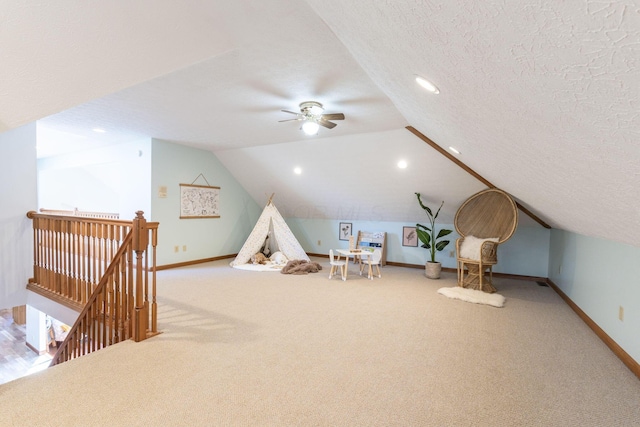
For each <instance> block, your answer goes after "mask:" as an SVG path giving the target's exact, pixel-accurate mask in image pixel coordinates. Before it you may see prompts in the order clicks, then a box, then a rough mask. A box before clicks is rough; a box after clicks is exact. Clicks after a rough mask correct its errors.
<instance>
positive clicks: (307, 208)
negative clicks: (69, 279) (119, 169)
mask: <svg viewBox="0 0 640 427" xmlns="http://www.w3.org/2000/svg"><path fill="white" fill-rule="evenodd" d="M17 3H18V2H16V3H15V4H14V3H12V2H3V3H2V14H3V26H2V28H1V29H0V43H1V44H0V55H2V64H3V66H2V67H1V68H0V96H1V97H2V99H3V103H2V104H1V105H0V129H2V128H13V127H16V126H19V125H22V124H24V123H27V122H29V121H33V120H37V119H41V118H43V117H45V116H47V115H49V114H52V113H56V112H60V113H58V114H55V115H52V116H49V117H47V118H46V119H44V120H42V123H43V125H44V126H46V127H47V128H50V129H55V130H57V131H60V130H62V131H65V132H72V133H74V134H75V135H81V134H83V133H84V132H87V131H88V129H90V128H93V127H96V126H99V127H104V128H106V129H108V130H109V132H110V135H113V136H114V137H117V138H120V140H121V139H122V138H125V137H131V136H148V137H154V138H161V139H166V140H170V141H176V142H179V143H184V144H187V145H191V146H197V147H201V148H205V149H209V150H212V151H214V152H215V153H216V154H217V155H218V156H219V157H220V159H221V161H222V162H223V163H224V164H225V166H227V167H228V168H229V170H230V171H231V172H232V173H233V174H234V175H235V176H236V177H237V178H238V179H239V180H240V182H241V183H242V184H243V185H244V186H245V188H247V190H248V191H249V192H250V194H252V196H253V197H254V198H255V199H256V201H258V203H264V201H265V197H266V196H265V194H270V193H271V192H274V191H275V192H276V193H277V194H278V195H277V202H278V207H279V209H280V210H282V211H285V212H287V213H288V214H289V215H292V216H299V217H326V218H336V219H363V220H367V219H372V220H373V219H379V220H389V221H411V220H412V218H413V216H412V215H419V213H420V212H419V211H418V212H416V206H415V199H414V197H413V192H414V191H420V192H422V193H424V194H426V195H428V199H429V200H430V201H431V202H432V203H436V202H438V201H440V200H445V202H446V203H445V207H446V209H447V212H445V215H446V216H445V218H448V219H450V218H451V215H452V214H453V212H455V208H456V207H457V206H458V205H459V204H460V203H461V202H462V201H463V200H464V199H465V198H466V197H468V196H469V195H471V194H473V193H474V192H475V191H477V190H478V189H480V188H482V186H481V185H479V184H478V183H477V182H475V181H474V180H473V179H471V178H469V177H468V175H466V174H465V173H464V172H462V171H461V170H460V169H458V168H457V167H456V166H454V165H453V164H451V163H450V162H448V161H446V160H444V158H442V156H441V155H440V154H438V153H437V152H436V151H435V150H433V149H432V148H430V147H429V146H427V145H426V144H424V143H423V142H421V141H420V140H419V139H417V138H416V137H415V136H413V135H411V134H410V133H409V132H408V131H406V130H404V129H403V128H404V126H406V125H411V126H414V127H415V128H416V129H418V130H419V131H421V132H422V133H424V134H425V135H427V136H428V137H429V138H431V139H432V140H433V141H435V142H436V143H438V144H439V145H440V146H442V147H444V148H447V147H448V146H455V147H457V148H458V149H459V150H460V151H461V154H460V156H459V158H460V160H461V161H463V162H464V163H466V164H467V165H468V166H469V167H471V168H472V169H474V170H475V171H477V172H478V173H480V174H481V175H483V176H484V177H485V178H487V179H488V180H489V181H491V182H493V183H494V184H495V185H497V186H498V187H501V188H503V189H505V190H507V191H508V192H510V193H511V194H513V195H514V196H515V197H516V198H517V199H518V200H519V201H520V202H521V203H522V204H523V205H524V206H526V207H528V208H529V209H530V210H532V211H533V212H534V213H536V214H538V215H539V216H540V217H542V218H543V219H544V220H545V221H547V222H548V223H550V224H551V225H553V226H554V227H558V228H563V229H566V230H570V231H574V232H578V233H581V234H585V235H594V236H600V237H605V238H609V239H612V240H617V241H621V242H626V243H629V244H632V245H636V246H639V245H640V197H638V196H637V195H636V191H635V189H636V188H638V187H639V184H640V168H639V167H638V165H640V90H639V89H640V87H639V85H640V71H639V67H640V4H638V2H637V1H635V2H634V1H631V0H628V1H585V0H568V1H563V2H558V1H551V0H547V1H542V0H541V1H537V2H506V1H490V2H478V1H477V0H466V1H463V0H457V1H455V0H452V1H417V0H416V1H408V0H404V1H402V0H396V1H384V2H382V1H380V2H370V1H364V0H340V1H338V0H321V1H320V0H308V1H306V2H302V1H295V0H274V1H268V2H251V1H249V0H242V1H235V2H222V1H185V2H180V3H175V5H173V3H171V4H169V5H167V4H166V2H165V3H163V4H162V6H158V5H157V4H156V3H155V2H151V1H150V0H148V1H141V2H135V3H134V4H130V2H102V3H100V4H92V5H91V7H89V6H87V5H86V4H85V2H80V1H65V2H56V3H55V6H54V5H53V4H51V5H49V3H47V4H46V5H45V4H43V3H41V2H35V1H34V2H19V3H20V4H17ZM227 3H230V4H227ZM4 18H6V19H4ZM5 21H6V23H7V25H5ZM416 74H418V75H422V76H424V77H427V78H429V79H430V80H432V81H433V82H434V83H435V84H436V85H437V86H438V87H439V88H440V94H439V95H430V94H428V93H426V92H424V91H423V90H421V89H420V88H419V87H418V86H417V85H416V84H415V82H414V80H413V79H414V77H415V75H416ZM310 99H313V100H317V101H320V102H322V103H324V104H325V105H326V107H327V111H328V112H344V113H345V115H346V120H344V121H343V122H338V126H337V127H336V128H335V129H333V130H330V131H329V130H326V129H321V130H320V135H318V136H317V137H313V138H308V137H303V134H302V133H301V132H300V131H299V130H298V126H297V124H296V123H295V122H289V123H278V122H277V121H278V120H282V119H284V118H289V117H288V116H287V115H286V114H285V113H281V112H280V111H279V110H280V109H295V108H296V107H297V105H298V103H300V102H302V101H306V100H310ZM403 153H407V154H403ZM400 156H407V157H408V159H407V160H409V163H410V165H409V168H407V169H406V170H404V171H400V170H398V169H396V168H395V166H394V165H395V163H396V162H397V159H398V158H399V157H400ZM247 164H250V165H251V166H252V167H251V168H248V167H246V165H247ZM275 165H278V167H276V166H275ZM292 165H300V167H302V168H303V170H304V172H303V174H302V175H300V176H289V175H290V172H289V171H290V170H291V168H292V167H293V166H292ZM254 171H255V175H253V174H251V173H249V172H254ZM372 171H373V172H372ZM380 171H385V172H384V174H381V173H380ZM371 176H373V178H370V179H367V180H365V179H364V178H363V177H371ZM256 177H258V179H256ZM372 211H374V212H375V213H376V215H375V217H371V212H372Z"/></svg>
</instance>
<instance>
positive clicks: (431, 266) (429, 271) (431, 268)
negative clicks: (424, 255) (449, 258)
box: [424, 261, 442, 279]
mask: <svg viewBox="0 0 640 427" xmlns="http://www.w3.org/2000/svg"><path fill="white" fill-rule="evenodd" d="M441 271H442V264H440V263H439V262H429V261H427V263H426V264H425V265H424V274H425V276H427V277H428V278H429V279H439V278H440V272H441Z"/></svg>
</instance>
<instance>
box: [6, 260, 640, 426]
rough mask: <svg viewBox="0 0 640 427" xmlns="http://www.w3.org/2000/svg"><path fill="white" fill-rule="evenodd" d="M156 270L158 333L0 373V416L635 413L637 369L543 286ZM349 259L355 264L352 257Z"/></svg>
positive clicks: (111, 420)
mask: <svg viewBox="0 0 640 427" xmlns="http://www.w3.org/2000/svg"><path fill="white" fill-rule="evenodd" d="M315 261H319V262H320V263H321V264H322V265H323V266H324V268H325V270H323V271H321V272H320V273H316V274H310V275H308V276H291V275H282V274H280V273H276V272H274V273H266V272H250V271H241V270H237V269H233V268H230V267H228V261H219V262H215V263H209V264H202V265H199V266H193V267H187V268H181V269H174V270H167V271H161V272H159V275H158V280H159V287H158V288H159V289H158V295H159V296H158V300H159V302H160V315H159V316H160V320H159V324H160V328H161V329H162V330H163V334H161V335H160V336H158V337H155V338H152V339H149V340H147V341H144V342H142V343H133V342H131V341H128V342H125V343H122V344H118V345H116V346H112V347H110V348H107V349H105V350H101V351H99V352H97V353H94V354H92V355H89V356H86V357H83V358H80V359H77V360H74V361H72V362H68V363H64V364H62V365H60V366H57V367H55V368H51V369H47V370H46V371H44V372H41V373H37V374H35V375H32V376H30V377H26V378H22V379H19V380H16V381H13V382H10V383H7V384H5V385H2V386H0V420H2V424H3V425H9V426H24V425H39V426H48V425H50V426H54V425H55V426H59V425H65V426H88V425H104V426H107V425H108V426H114V425H117V426H128V425H140V426H152V425H153V426H159V425H163V426H164V425H167V426H178V425H188V426H194V425H198V426H200V425H202V426H205V425H215V426H236V425H238V426H632V425H638V420H640V404H639V402H640V381H638V379H637V378H636V377H635V376H634V375H633V374H632V373H631V372H630V371H629V370H628V369H627V368H626V367H625V366H624V365H623V364H622V363H621V362H620V361H619V360H618V359H617V358H616V357H615V356H614V355H613V354H612V353H611V352H610V351H609V349H608V348H606V346H605V345H604V344H603V343H602V342H601V341H600V340H599V339H598V338H597V337H596V336H595V334H593V332H592V331H591V330H589V329H588V328H587V326H586V325H584V323H583V322H582V321H581V320H580V319H579V318H578V317H577V316H576V315H575V314H574V313H573V312H572V311H571V309H570V308H569V307H568V306H567V305H566V304H565V303H564V302H563V301H562V300H561V299H560V297H559V296H558V295H556V294H555V293H554V291H553V290H552V289H550V288H548V287H540V286H538V285H536V284H535V283H534V282H527V281H517V280H499V279H497V280H495V282H496V287H497V288H498V292H499V293H500V294H501V295H503V296H504V297H505V298H506V302H505V305H504V307H503V308H495V307H491V306H487V305H480V304H471V303H468V302H464V301H460V300H455V299H450V298H446V297H444V296H442V295H439V294H438V293H437V292H436V291H437V290H438V289H439V288H441V287H444V286H448V287H450V286H454V284H455V275H445V277H444V278H443V279H441V280H429V279H426V278H425V277H424V272H423V271H422V270H418V269H406V268H400V267H392V266H386V267H384V268H383V269H382V279H377V278H376V279H375V280H368V279H366V278H364V277H360V276H358V275H357V274H350V275H349V279H348V280H347V281H346V282H343V281H342V280H340V279H339V278H338V279H334V280H329V279H328V277H327V276H328V261H327V260H326V259H324V260H323V259H317V260H315ZM352 273H353V272H352Z"/></svg>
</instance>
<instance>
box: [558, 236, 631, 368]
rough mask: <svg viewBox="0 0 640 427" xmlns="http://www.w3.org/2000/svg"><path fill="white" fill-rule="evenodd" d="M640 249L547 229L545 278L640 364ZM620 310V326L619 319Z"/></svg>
mask: <svg viewBox="0 0 640 427" xmlns="http://www.w3.org/2000/svg"><path fill="white" fill-rule="evenodd" d="M639 265H640V248H638V247H634V246H629V245H625V244H623V243H616V242H612V241H609V240H604V239H600V238H595V237H586V236H582V235H580V234H575V233H570V232H567V231H562V230H552V232H551V244H550V250H549V274H548V277H549V278H550V279H551V280H552V281H553V282H554V283H555V284H556V285H558V287H559V288H560V289H562V291H563V292H564V293H565V294H566V295H567V296H568V297H569V298H570V299H571V300H572V301H573V302H574V303H576V304H577V305H578V306H579V307H580V308H581V309H582V311H584V312H585V313H586V314H587V316H589V317H590V318H591V319H592V320H593V321H594V322H596V323H597V324H598V326H600V328H602V329H603V330H604V332H605V333H606V334H607V335H609V336H610V337H611V338H612V339H613V340H614V341H615V342H616V343H618V345H620V347H622V348H623V349H624V350H625V351H626V352H627V353H629V355H630V356H631V357H632V358H633V359H634V360H635V361H637V362H640V339H638V331H639V330H640V275H638V271H639V270H638V266H639ZM620 306H622V307H624V321H620V320H619V319H618V310H619V307H620Z"/></svg>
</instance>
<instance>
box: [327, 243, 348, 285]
mask: <svg viewBox="0 0 640 427" xmlns="http://www.w3.org/2000/svg"><path fill="white" fill-rule="evenodd" d="M329 264H331V270H329V279H331V278H332V277H333V275H334V274H335V273H336V268H338V267H340V274H341V275H342V280H347V275H346V273H347V272H346V269H347V263H346V261H340V256H338V259H335V258H334V256H333V249H329Z"/></svg>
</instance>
